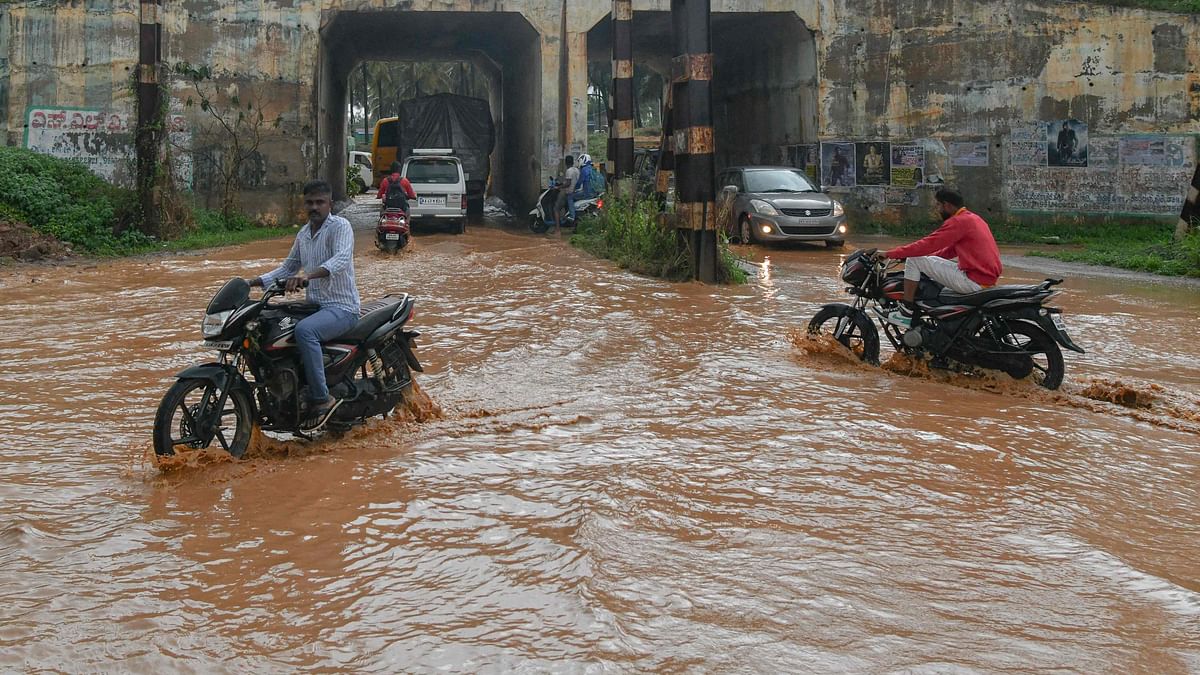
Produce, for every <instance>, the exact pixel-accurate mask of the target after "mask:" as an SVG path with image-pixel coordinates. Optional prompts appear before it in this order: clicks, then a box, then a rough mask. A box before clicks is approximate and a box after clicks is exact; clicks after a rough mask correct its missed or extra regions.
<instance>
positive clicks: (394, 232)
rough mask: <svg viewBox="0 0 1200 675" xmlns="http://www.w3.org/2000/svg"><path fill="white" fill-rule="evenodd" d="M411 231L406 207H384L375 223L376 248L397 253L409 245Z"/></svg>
mask: <svg viewBox="0 0 1200 675" xmlns="http://www.w3.org/2000/svg"><path fill="white" fill-rule="evenodd" d="M411 232H412V230H411V228H410V226H409V223H408V214H407V213H405V212H404V209H383V210H382V211H380V212H379V222H378V223H376V225H375V248H378V249H380V250H381V251H384V252H385V253H395V252H396V251H399V250H400V249H402V248H404V247H405V246H407V245H408V239H409V236H410V235H411Z"/></svg>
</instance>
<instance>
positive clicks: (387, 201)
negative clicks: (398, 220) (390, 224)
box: [383, 173, 408, 211]
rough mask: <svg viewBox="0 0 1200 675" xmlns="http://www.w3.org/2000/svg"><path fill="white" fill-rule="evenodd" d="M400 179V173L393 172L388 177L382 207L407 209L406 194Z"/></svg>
mask: <svg viewBox="0 0 1200 675" xmlns="http://www.w3.org/2000/svg"><path fill="white" fill-rule="evenodd" d="M402 180H403V179H401V178H400V175H399V174H395V173H394V174H392V175H391V176H389V177H388V189H387V195H386V196H385V197H384V198H383V208H385V209H404V210H405V211H407V210H408V195H406V194H404V186H403V185H401V182H402Z"/></svg>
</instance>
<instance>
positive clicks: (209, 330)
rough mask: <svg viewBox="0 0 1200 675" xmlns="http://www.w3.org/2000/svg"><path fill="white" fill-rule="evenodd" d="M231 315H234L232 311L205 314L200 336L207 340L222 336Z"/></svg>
mask: <svg viewBox="0 0 1200 675" xmlns="http://www.w3.org/2000/svg"><path fill="white" fill-rule="evenodd" d="M230 314H233V310H232V309H230V310H226V311H224V312H217V313H216V314H205V315H204V321H202V322H201V323H200V334H201V335H203V336H204V338H205V339H206V340H207V339H208V338H215V337H217V336H218V335H220V334H221V329H222V328H224V327H225V321H226V320H228V319H229V315H230Z"/></svg>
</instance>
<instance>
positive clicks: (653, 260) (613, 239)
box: [571, 198, 746, 284]
mask: <svg viewBox="0 0 1200 675" xmlns="http://www.w3.org/2000/svg"><path fill="white" fill-rule="evenodd" d="M658 212H659V209H658V204H657V203H655V201H654V200H652V199H634V200H630V199H624V198H622V199H606V200H605V208H604V210H603V211H602V212H601V213H600V215H598V216H594V217H588V218H583V219H581V220H580V222H579V225H578V226H577V227H576V228H575V234H573V235H571V245H572V246H575V247H577V248H580V249H582V250H584V251H587V252H588V253H591V254H592V255H594V256H597V257H600V258H608V259H610V260H612V261H614V262H616V263H617V264H618V265H620V266H621V267H622V268H624V269H628V270H630V271H632V272H637V273H638V274H646V275H649V276H655V277H662V278H664V279H668V280H670V281H686V280H688V279H691V278H692V263H691V251H690V250H689V249H688V247H687V245H686V243H684V242H682V241H681V239H680V238H679V237H678V235H677V234H676V231H675V230H674V229H672V228H669V227H663V226H662V225H660V224H659V223H658ZM718 274H719V276H720V277H721V278H720V281H721V282H722V283H736V284H741V283H745V282H746V273H745V272H744V271H743V270H742V269H741V268H740V267H738V265H737V262H736V258H735V256H734V255H733V253H732V252H731V251H730V250H729V244H728V241H727V240H725V239H724V238H722V240H721V242H720V258H719V264H718Z"/></svg>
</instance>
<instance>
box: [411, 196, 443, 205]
mask: <svg viewBox="0 0 1200 675" xmlns="http://www.w3.org/2000/svg"><path fill="white" fill-rule="evenodd" d="M417 205H418V206H445V205H446V198H445V197H417Z"/></svg>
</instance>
